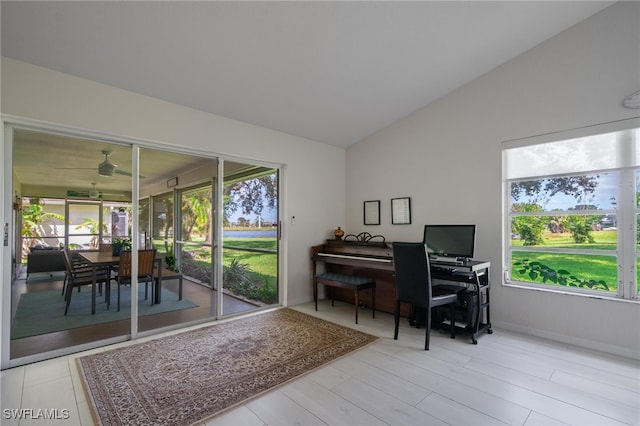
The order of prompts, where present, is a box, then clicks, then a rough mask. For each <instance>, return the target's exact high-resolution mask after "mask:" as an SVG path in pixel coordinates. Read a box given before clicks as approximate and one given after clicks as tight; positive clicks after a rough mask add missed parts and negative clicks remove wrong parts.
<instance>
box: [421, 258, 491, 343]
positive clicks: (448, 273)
mask: <svg viewBox="0 0 640 426" xmlns="http://www.w3.org/2000/svg"><path fill="white" fill-rule="evenodd" d="M490 267H491V263H490V262H483V261H473V260H470V261H466V262H464V263H462V264H456V265H453V264H448V263H436V262H433V263H431V279H432V281H433V280H440V281H448V282H456V283H459V284H463V285H464V286H465V287H466V288H467V290H466V291H462V292H460V293H458V306H457V307H456V318H454V319H453V320H454V321H455V322H456V327H460V328H463V329H464V330H466V331H467V332H469V333H470V334H471V341H472V342H473V344H477V343H478V340H477V337H478V336H479V335H480V334H482V333H487V334H491V333H493V330H492V329H491V313H490V309H489V291H490V289H491V283H490V282H489V268H490ZM469 317H471V318H469ZM458 318H460V320H458ZM446 322H447V324H448V323H449V321H446Z"/></svg>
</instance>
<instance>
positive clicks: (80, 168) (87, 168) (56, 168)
mask: <svg viewBox="0 0 640 426" xmlns="http://www.w3.org/2000/svg"><path fill="white" fill-rule="evenodd" d="M54 169H55V170H95V169H96V168H95V167H54Z"/></svg>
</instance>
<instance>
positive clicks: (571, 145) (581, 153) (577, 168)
mask: <svg viewBox="0 0 640 426" xmlns="http://www.w3.org/2000/svg"><path fill="white" fill-rule="evenodd" d="M639 132H640V131H639V130H638V129H633V130H622V131H619V132H613V133H605V134H601V135H591V136H586V137H583V138H576V139H568V140H563V141H557V142H549V143H542V144H537V145H528V146H522V147H517V148H511V149H507V150H505V151H504V152H505V160H506V170H505V172H506V177H507V178H508V179H517V178H522V177H527V176H545V175H547V176H549V175H559V174H565V173H576V172H584V171H588V170H606V169H612V168H617V167H626V166H634V165H635V166H637V165H638V164H640V163H638V161H640V150H639V149H638V148H637V146H638V144H640V138H639V137H638V133H639ZM621 152H628V153H629V154H630V155H620V153H621Z"/></svg>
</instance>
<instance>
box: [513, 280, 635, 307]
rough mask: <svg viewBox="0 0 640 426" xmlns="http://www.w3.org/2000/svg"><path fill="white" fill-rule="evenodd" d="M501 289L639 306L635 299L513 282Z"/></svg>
mask: <svg viewBox="0 0 640 426" xmlns="http://www.w3.org/2000/svg"><path fill="white" fill-rule="evenodd" d="M502 286H503V287H511V288H520V289H524V290H533V291H542V292H545V293H555V294H562V295H567V296H577V297H586V298H588V299H600V300H609V301H612V302H626V303H635V304H640V299H638V298H637V297H636V298H635V299H624V298H622V297H620V296H617V295H616V296H609V295H604V294H595V293H579V292H577V291H568V290H565V289H563V288H562V287H537V286H532V285H528V284H518V283H514V282H509V283H505V282H503V283H502Z"/></svg>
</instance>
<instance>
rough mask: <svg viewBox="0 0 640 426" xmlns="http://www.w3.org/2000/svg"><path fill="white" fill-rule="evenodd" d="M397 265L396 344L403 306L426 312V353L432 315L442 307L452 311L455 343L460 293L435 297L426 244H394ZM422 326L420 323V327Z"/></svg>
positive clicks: (450, 313)
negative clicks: (434, 309) (404, 304)
mask: <svg viewBox="0 0 640 426" xmlns="http://www.w3.org/2000/svg"><path fill="white" fill-rule="evenodd" d="M393 263H394V268H395V273H394V276H395V281H396V287H395V290H396V304H395V310H394V322H395V324H394V325H395V327H394V332H393V338H394V340H398V330H399V328H400V306H401V304H402V303H409V304H411V305H413V308H414V310H417V309H421V308H423V309H424V310H425V311H426V315H425V323H426V324H425V328H426V336H425V342H424V349H425V350H429V339H430V336H431V323H432V319H431V316H432V315H431V313H432V309H433V308H436V307H438V306H447V307H448V308H449V310H448V315H449V319H450V321H449V333H450V335H451V338H452V339H455V337H456V334H455V333H456V329H455V321H454V319H455V309H456V304H457V303H458V295H457V293H456V292H452V293H440V292H439V294H438V295H434V294H433V293H434V291H433V289H432V286H431V269H430V266H429V258H428V257H427V253H426V249H425V246H424V244H422V243H404V242H394V243H393ZM419 324H420V322H419V321H418V325H419Z"/></svg>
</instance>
